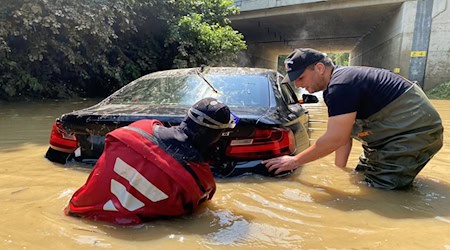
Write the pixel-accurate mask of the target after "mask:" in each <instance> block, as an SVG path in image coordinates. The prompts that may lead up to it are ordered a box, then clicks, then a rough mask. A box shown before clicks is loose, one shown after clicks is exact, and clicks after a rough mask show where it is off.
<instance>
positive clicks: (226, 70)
mask: <svg viewBox="0 0 450 250" xmlns="http://www.w3.org/2000/svg"><path fill="white" fill-rule="evenodd" d="M201 69H203V70H201ZM198 70H201V71H200V72H201V73H202V74H249V75H257V74H267V73H272V74H273V73H277V71H275V70H273V69H265V68H249V67H209V66H206V67H197V68H183V69H169V70H162V71H157V72H153V73H150V74H147V75H145V76H143V77H141V78H139V79H142V78H147V77H166V76H176V75H189V74H196V73H197V71H198Z"/></svg>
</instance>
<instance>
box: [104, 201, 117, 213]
mask: <svg viewBox="0 0 450 250" xmlns="http://www.w3.org/2000/svg"><path fill="white" fill-rule="evenodd" d="M103 210H105V211H118V210H117V208H116V207H115V206H114V203H113V202H112V200H109V201H108V202H106V203H105V205H103Z"/></svg>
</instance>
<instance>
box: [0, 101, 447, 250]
mask: <svg viewBox="0 0 450 250" xmlns="http://www.w3.org/2000/svg"><path fill="white" fill-rule="evenodd" d="M93 103H94V101H93V100H83V101H65V102H45V103H42V102H33V103H14V104H1V106H0V117H1V118H0V214H1V216H0V249H164V250H170V249H255V248H266V249H443V250H450V167H449V166H450V145H449V143H450V132H449V129H450V101H447V100H446V101H437V100H433V104H434V105H435V107H436V108H437V109H438V111H439V113H440V114H441V117H442V119H443V122H444V127H445V138H444V147H443V148H442V149H441V151H440V152H439V153H438V154H437V155H436V156H435V157H434V158H433V159H432V160H431V161H430V162H429V163H428V165H427V166H426V167H425V168H424V170H423V171H422V172H421V173H420V174H419V176H418V178H417V179H416V181H415V182H414V186H413V187H412V188H411V189H408V190H405V191H382V190H376V189H371V188H368V187H366V186H365V185H364V184H362V183H361V182H360V181H359V180H360V176H358V175H356V174H354V173H353V172H352V169H353V166H355V165H356V163H357V161H358V156H359V154H360V153H361V148H360V146H359V145H358V144H357V143H354V147H353V150H352V153H351V156H350V161H349V164H348V167H347V168H346V169H344V170H342V169H339V168H337V167H335V166H334V165H333V162H334V161H333V155H330V156H328V157H325V158H323V159H321V160H319V161H316V162H313V163H310V164H307V165H305V166H303V167H301V168H300V169H298V170H297V171H296V172H295V173H294V174H293V175H291V176H289V177H287V178H268V177H261V176H245V177H239V178H233V179H218V180H217V192H216V194H215V195H214V197H213V199H212V200H211V201H210V202H207V203H205V204H204V205H203V206H202V207H201V208H200V209H199V210H198V211H197V212H196V213H195V214H193V215H189V216H184V217H181V218H174V219H167V220H156V221H153V222H149V223H145V224H141V225H138V226H128V227H123V226H116V225H111V224H105V223H102V222H93V221H88V220H83V219H79V218H74V217H68V216H65V215H64V213H63V209H64V207H65V206H66V205H67V203H68V201H69V199H70V197H71V196H72V194H73V193H74V191H75V190H77V189H78V188H79V187H80V186H81V185H83V184H84V183H85V181H86V178H87V177H88V174H89V172H90V170H91V166H88V165H83V164H77V163H71V164H68V165H60V164H56V163H52V162H50V161H48V160H47V159H45V158H44V154H45V152H46V150H47V147H48V145H47V143H48V138H49V133H50V128H51V124H52V122H53V121H54V119H55V118H56V117H57V116H59V115H60V114H62V113H65V112H69V111H72V110H74V109H78V108H81V107H87V106H90V105H91V104H93ZM310 110H311V120H312V122H311V128H312V137H313V140H314V138H317V137H318V136H320V135H321V134H322V133H323V131H324V128H325V126H326V109H325V108H324V107H323V106H322V105H311V107H310Z"/></svg>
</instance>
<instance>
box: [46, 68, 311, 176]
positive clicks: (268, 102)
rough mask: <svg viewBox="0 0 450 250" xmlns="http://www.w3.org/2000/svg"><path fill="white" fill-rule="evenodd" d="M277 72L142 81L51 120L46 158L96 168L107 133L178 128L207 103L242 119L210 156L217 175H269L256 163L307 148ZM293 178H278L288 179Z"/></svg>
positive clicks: (235, 71) (304, 118) (302, 116)
mask: <svg viewBox="0 0 450 250" xmlns="http://www.w3.org/2000/svg"><path fill="white" fill-rule="evenodd" d="M282 78H283V76H282V75H281V74H279V73H278V72H277V71H274V70H269V69H258V68H239V67H199V68H189V69H176V70H166V71H160V72H155V73H151V74H148V75H145V76H143V77H140V78H138V79H136V80H134V81H132V82H131V83H129V84H127V85H125V86H124V87H123V88H121V89H119V90H118V91H116V92H115V93H113V94H112V95H110V96H109V97H107V98H106V99H104V100H103V101H101V102H100V103H98V104H96V105H94V106H91V107H88V108H85V109H81V110H76V111H73V112H70V113H66V114H63V115H62V116H61V117H59V118H58V119H56V122H55V123H54V124H53V128H52V131H51V136H50V147H49V149H48V151H47V154H46V157H47V158H48V159H49V160H50V161H53V162H58V163H63V164H64V163H66V162H67V161H69V160H71V161H72V160H75V161H80V162H85V163H90V164H93V163H95V162H96V160H97V159H98V158H99V157H100V155H101V154H102V151H103V147H104V138H105V135H106V134H107V133H108V132H111V131H113V130H114V129H116V128H119V127H122V126H127V125H128V124H130V123H132V122H134V121H137V120H140V119H157V120H159V121H161V122H162V123H163V124H164V125H165V126H173V125H178V124H179V123H180V122H181V121H182V119H183V118H184V117H185V115H186V112H187V110H188V109H189V107H190V106H191V105H192V104H194V103H195V102H196V101H198V100H200V99H202V98H205V97H214V98H216V99H218V100H220V101H222V102H223V103H225V104H227V105H228V106H229V108H230V110H231V111H232V112H233V114H234V115H235V116H237V117H238V118H239V122H238V124H237V126H236V127H235V128H234V129H233V130H229V131H226V132H224V133H223V134H222V137H221V139H220V140H219V142H218V143H217V144H216V145H215V146H214V147H212V148H211V150H210V154H209V155H210V159H209V162H210V166H211V169H212V171H213V173H214V174H216V176H237V175H241V174H244V173H256V174H262V175H268V176H273V175H274V174H273V173H269V172H268V170H267V169H266V168H265V167H264V165H263V164H261V160H263V159H269V158H272V157H276V156H281V155H293V154H297V153H299V152H301V151H303V150H304V149H306V148H307V147H308V146H309V134H308V119H309V118H308V111H307V110H306V109H305V108H304V107H303V106H302V105H301V104H300V102H299V100H298V98H297V96H296V94H295V92H294V91H293V89H292V87H291V86H290V85H289V84H288V83H281V80H282ZM289 173H290V172H284V173H280V174H279V175H287V174H289Z"/></svg>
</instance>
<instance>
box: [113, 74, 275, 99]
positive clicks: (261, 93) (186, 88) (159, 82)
mask: <svg viewBox="0 0 450 250" xmlns="http://www.w3.org/2000/svg"><path fill="white" fill-rule="evenodd" d="M204 78H205V79H206V81H207V82H209V83H210V84H211V85H213V87H214V88H215V89H216V90H218V93H216V92H215V91H214V90H213V88H211V87H210V86H209V85H208V84H207V83H206V81H205V80H203V79H202V78H201V77H200V76H199V75H184V76H174V77H161V78H142V79H140V80H138V82H136V83H134V84H130V85H128V86H125V87H124V88H122V89H121V90H120V91H119V92H117V93H116V94H114V95H113V96H112V97H111V99H110V100H109V103H113V104H130V103H136V104H181V105H192V104H193V103H195V102H196V101H198V100H200V99H202V98H205V97H214V98H216V99H218V100H220V101H222V102H223V103H225V104H227V105H228V106H238V107H239V106H245V107H247V106H255V107H261V106H262V107H267V106H269V87H270V84H269V80H268V78H267V77H266V76H264V75H205V76H204Z"/></svg>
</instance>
